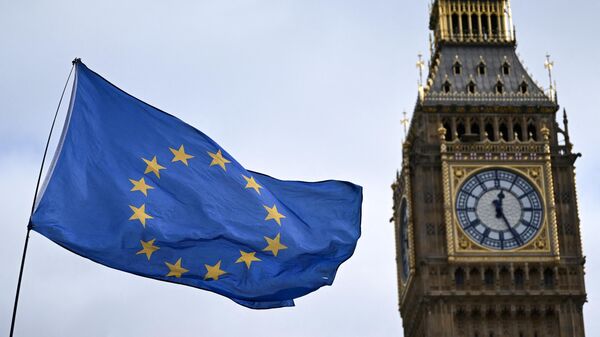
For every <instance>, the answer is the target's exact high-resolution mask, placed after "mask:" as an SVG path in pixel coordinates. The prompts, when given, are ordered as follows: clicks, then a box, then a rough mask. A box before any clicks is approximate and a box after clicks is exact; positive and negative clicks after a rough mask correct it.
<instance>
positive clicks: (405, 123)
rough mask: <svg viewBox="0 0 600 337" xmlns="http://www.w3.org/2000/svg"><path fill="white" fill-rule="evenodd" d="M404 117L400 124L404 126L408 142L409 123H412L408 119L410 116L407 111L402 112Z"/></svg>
mask: <svg viewBox="0 0 600 337" xmlns="http://www.w3.org/2000/svg"><path fill="white" fill-rule="evenodd" d="M402 115H403V116H404V118H402V120H400V123H401V124H402V126H404V139H405V140H406V137H407V135H408V134H407V132H408V128H407V127H408V123H409V122H410V119H408V116H407V115H408V114H407V113H406V111H402Z"/></svg>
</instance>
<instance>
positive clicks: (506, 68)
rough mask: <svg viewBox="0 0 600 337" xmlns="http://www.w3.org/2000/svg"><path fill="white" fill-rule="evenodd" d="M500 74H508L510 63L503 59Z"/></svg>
mask: <svg viewBox="0 0 600 337" xmlns="http://www.w3.org/2000/svg"><path fill="white" fill-rule="evenodd" d="M502 74H503V75H509V74H510V64H508V62H506V61H504V63H503V64H502Z"/></svg>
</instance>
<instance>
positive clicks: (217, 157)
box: [207, 150, 231, 171]
mask: <svg viewBox="0 0 600 337" xmlns="http://www.w3.org/2000/svg"><path fill="white" fill-rule="evenodd" d="M207 152H208V155H209V156H210V157H211V158H212V159H213V160H212V162H211V163H210V166H215V165H219V166H221V168H222V169H223V171H227V168H226V167H225V164H229V163H231V161H229V160H227V159H225V158H223V154H222V153H221V150H218V151H217V153H212V152H210V151H207Z"/></svg>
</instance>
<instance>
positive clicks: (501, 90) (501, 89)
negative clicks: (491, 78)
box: [496, 81, 504, 94]
mask: <svg viewBox="0 0 600 337" xmlns="http://www.w3.org/2000/svg"><path fill="white" fill-rule="evenodd" d="M496 93H497V94H503V93H504V84H503V83H502V82H500V81H498V83H496Z"/></svg>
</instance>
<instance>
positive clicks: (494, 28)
mask: <svg viewBox="0 0 600 337" xmlns="http://www.w3.org/2000/svg"><path fill="white" fill-rule="evenodd" d="M490 21H492V34H493V35H497V34H498V16H497V15H496V14H492V15H491V16H490Z"/></svg>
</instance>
